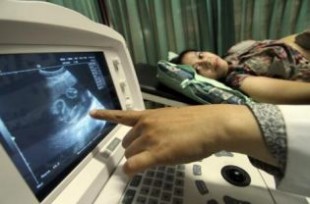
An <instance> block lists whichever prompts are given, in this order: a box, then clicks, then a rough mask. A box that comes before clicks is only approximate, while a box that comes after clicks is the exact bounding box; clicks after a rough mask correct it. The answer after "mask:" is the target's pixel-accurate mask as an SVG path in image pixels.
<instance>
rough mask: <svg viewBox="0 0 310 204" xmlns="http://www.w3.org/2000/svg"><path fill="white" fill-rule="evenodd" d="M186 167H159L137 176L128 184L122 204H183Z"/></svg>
mask: <svg viewBox="0 0 310 204" xmlns="http://www.w3.org/2000/svg"><path fill="white" fill-rule="evenodd" d="M184 171H185V165H176V166H159V167H154V168H152V169H149V170H147V171H145V172H143V173H139V174H137V175H135V176H134V177H133V178H132V179H131V180H130V182H129V183H128V185H127V187H126V189H125V193H124V195H123V198H122V199H121V203H122V204H131V203H134V204H167V203H172V204H182V203H183V196H184V177H185V172H184Z"/></svg>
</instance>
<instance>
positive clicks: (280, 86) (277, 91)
mask: <svg viewBox="0 0 310 204" xmlns="http://www.w3.org/2000/svg"><path fill="white" fill-rule="evenodd" d="M240 89H241V90H242V91H243V92H245V93H247V94H248V95H249V96H250V97H251V98H253V99H254V100H256V101H259V102H265V103H274V104H309V103H310V83H306V82H298V81H287V80H281V79H273V78H267V77H256V76H254V77H253V76H249V77H247V78H245V79H244V80H243V82H242V84H241V86H240Z"/></svg>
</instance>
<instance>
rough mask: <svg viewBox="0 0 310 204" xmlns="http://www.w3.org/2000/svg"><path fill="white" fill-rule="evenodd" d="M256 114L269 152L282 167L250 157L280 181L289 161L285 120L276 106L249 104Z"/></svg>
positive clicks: (255, 164)
mask: <svg viewBox="0 0 310 204" xmlns="http://www.w3.org/2000/svg"><path fill="white" fill-rule="evenodd" d="M247 106H248V107H249V108H250V110H251V111H252V113H253V114H254V116H255V118H256V120H257V123H258V125H259V126H260V130H261V132H262V135H263V137H264V141H265V143H266V145H267V148H268V150H269V152H270V153H271V154H272V155H273V157H274V158H275V159H276V160H277V161H278V163H279V165H280V167H274V166H271V165H269V164H266V163H264V162H261V161H259V160H256V159H254V158H251V157H250V161H251V162H252V164H253V165H254V166H256V167H258V168H261V169H264V170H265V171H267V172H269V173H271V174H273V175H274V176H276V178H277V179H280V178H282V177H283V175H284V171H285V167H286V161H287V135H286V127H285V122H284V118H283V116H282V113H281V111H280V110H279V108H278V107H277V106H276V105H272V104H264V103H251V104H247Z"/></svg>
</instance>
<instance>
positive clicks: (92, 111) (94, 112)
mask: <svg viewBox="0 0 310 204" xmlns="http://www.w3.org/2000/svg"><path fill="white" fill-rule="evenodd" d="M96 112H97V110H91V111H90V112H89V114H90V115H96Z"/></svg>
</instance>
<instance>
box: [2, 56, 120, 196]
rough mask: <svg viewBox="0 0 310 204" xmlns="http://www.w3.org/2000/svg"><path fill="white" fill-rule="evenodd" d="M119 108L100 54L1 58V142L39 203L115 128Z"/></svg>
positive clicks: (107, 70) (103, 58)
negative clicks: (94, 114)
mask: <svg viewBox="0 0 310 204" xmlns="http://www.w3.org/2000/svg"><path fill="white" fill-rule="evenodd" d="M94 108H100V109H120V102H119V100H118V97H117V94H116V91H115V89H114V85H113V82H112V78H111V76H110V72H109V69H108V67H107V62H106V60H105V57H104V53H103V52H63V53H31V54H29V53H28V54H1V55H0V141H1V143H2V145H3V147H4V148H5V149H6V151H7V153H8V155H9V156H10V157H11V159H12V161H13V162H14V164H15V165H16V167H17V169H18V170H19V171H20V174H21V175H22V176H23V178H24V179H25V181H26V182H27V184H28V185H29V186H30V188H31V189H32V191H33V192H34V194H35V195H36V196H37V198H38V200H40V201H41V200H43V199H44V198H45V196H46V195H47V194H48V193H50V192H51V191H52V190H53V188H54V187H55V186H57V184H59V183H60V182H61V181H62V180H63V178H64V177H66V175H68V173H70V171H71V170H72V169H73V168H74V167H75V166H76V165H77V164H78V163H79V162H80V161H81V160H82V159H83V158H84V157H85V156H86V155H87V154H88V153H89V152H90V151H91V150H92V149H93V148H94V147H95V146H96V145H97V144H98V143H99V142H100V141H102V139H103V138H104V137H105V136H106V135H107V134H108V133H109V132H110V131H111V130H112V129H113V128H114V127H115V124H112V123H108V122H105V121H99V120H94V119H92V118H91V117H90V116H89V111H90V110H91V109H94Z"/></svg>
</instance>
